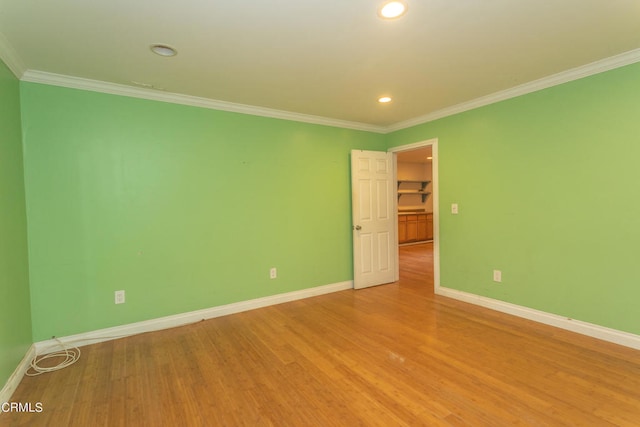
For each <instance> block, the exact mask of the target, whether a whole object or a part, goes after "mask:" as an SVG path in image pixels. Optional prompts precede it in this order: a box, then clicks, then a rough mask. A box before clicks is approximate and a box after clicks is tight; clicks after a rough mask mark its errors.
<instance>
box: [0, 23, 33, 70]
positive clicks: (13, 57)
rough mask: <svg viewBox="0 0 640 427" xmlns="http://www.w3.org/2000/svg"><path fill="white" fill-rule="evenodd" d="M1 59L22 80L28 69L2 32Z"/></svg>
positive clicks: (0, 38)
mask: <svg viewBox="0 0 640 427" xmlns="http://www.w3.org/2000/svg"><path fill="white" fill-rule="evenodd" d="M0 59H2V61H3V62H4V63H5V64H6V65H7V67H9V69H10V70H11V72H12V73H13V74H14V75H15V76H16V77H17V78H18V79H21V78H22V75H23V74H24V72H25V71H26V69H27V68H26V67H25V66H24V64H23V63H22V61H21V60H20V57H19V56H18V54H17V53H16V51H15V50H13V47H12V46H11V43H9V40H7V38H6V37H5V35H4V34H2V33H1V32H0Z"/></svg>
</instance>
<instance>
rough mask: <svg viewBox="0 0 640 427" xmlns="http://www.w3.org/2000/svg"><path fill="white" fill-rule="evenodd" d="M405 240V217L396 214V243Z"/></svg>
mask: <svg viewBox="0 0 640 427" xmlns="http://www.w3.org/2000/svg"><path fill="white" fill-rule="evenodd" d="M406 241H407V217H406V216H404V215H401V216H398V243H405V242H406Z"/></svg>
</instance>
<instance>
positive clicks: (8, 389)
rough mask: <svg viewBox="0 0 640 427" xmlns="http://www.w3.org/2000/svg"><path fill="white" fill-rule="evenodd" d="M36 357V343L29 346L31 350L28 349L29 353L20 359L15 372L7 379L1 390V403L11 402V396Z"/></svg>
mask: <svg viewBox="0 0 640 427" xmlns="http://www.w3.org/2000/svg"><path fill="white" fill-rule="evenodd" d="M34 357H36V347H35V345H32V346H31V347H29V350H27V354H25V355H24V357H23V358H22V360H21V361H20V364H18V367H17V368H16V370H15V371H13V374H11V376H10V377H9V379H8V380H7V383H6V384H5V385H4V387H2V391H0V403H2V402H9V401H10V400H11V396H13V393H14V392H15V391H16V389H17V388H18V385H20V381H22V378H23V377H24V374H25V373H26V372H27V370H28V369H29V366H30V365H31V361H32V360H33V358H34Z"/></svg>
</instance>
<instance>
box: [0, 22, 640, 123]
mask: <svg viewBox="0 0 640 427" xmlns="http://www.w3.org/2000/svg"><path fill="white" fill-rule="evenodd" d="M0 57H2V59H3V60H4V61H5V63H6V64H7V66H9V68H10V69H11V70H12V72H13V73H14V74H15V75H16V76H18V78H20V79H21V80H23V81H27V82H33V83H43V84H49V85H53V86H62V87H68V88H72V89H82V90H89V91H93V92H102V93H109V94H113V95H121V96H129V97H134V98H142V99H149V100H153V101H161V102H169V103H174V104H182V105H190V106H195V107H201V108H209V109H213V110H222V111H229V112H234V113H241V114H250V115H254V116H262V117H270V118H274V119H282V120H291V121H296V122H303V123H311V124H317V125H323V126H331V127H338V128H345V129H353V130H360V131H365V132H374V133H382V134H387V133H391V132H395V131H398V130H402V129H406V128H409V127H413V126H417V125H421V124H424V123H428V122H432V121H434V120H438V119H442V118H444V117H448V116H452V115H454V114H459V113H462V112H465V111H469V110H473V109H475V108H479V107H484V106H486V105H490V104H494V103H496V102H500V101H505V100H507V99H511V98H515V97H517V96H521V95H526V94H528V93H532V92H536V91H539V90H543V89H547V88H550V87H553V86H557V85H560V84H563V83H568V82H570V81H573V80H578V79H581V78H584V77H588V76H591V75H594V74H599V73H603V72H605V71H609V70H613V69H615V68H619V67H623V66H625V65H631V64H634V63H637V62H640V49H634V50H631V51H628V52H625V53H621V54H619V55H615V56H612V57H609V58H605V59H602V60H600V61H596V62H592V63H590V64H587V65H583V66H580V67H576V68H572V69H570V70H567V71H563V72H560V73H557V74H553V75H551V76H547V77H543V78H541V79H538V80H534V81H532V82H528V83H524V84H521V85H519V86H515V87H513V88H510V89H506V90H503V91H500V92H495V93H492V94H489V95H486V96H483V97H480V98H476V99H473V100H471V101H468V102H463V103H461V104H457V105H454V106H451V107H447V108H443V109H441V110H438V111H434V112H432V113H429V114H425V115H423V116H419V117H416V118H413V119H409V120H405V121H402V122H398V123H395V124H392V125H389V126H376V125H371V124H366V123H358V122H350V121H346V120H339V119H332V118H328V117H322V116H314V115H309V114H300V113H294V112H290V111H283V110H276V109H271V108H264V107H256V106H252V105H245V104H236V103H232V102H226V101H218V100H214V99H209V98H202V97H197V96H190V95H182V94H177V93H170V92H162V91H157V90H152V89H145V88H138V87H132V86H127V85H121V84H116V83H108V82H103V81H98V80H90V79H84V78H80V77H72V76H65V75H61V74H54V73H47V72H44V71H36V70H26V71H25V67H24V65H22V63H21V61H20V59H19V58H18V56H17V55H16V54H15V52H14V51H13V49H12V48H11V46H10V45H9V43H8V42H7V41H6V39H5V38H4V36H3V35H2V34H1V33H0Z"/></svg>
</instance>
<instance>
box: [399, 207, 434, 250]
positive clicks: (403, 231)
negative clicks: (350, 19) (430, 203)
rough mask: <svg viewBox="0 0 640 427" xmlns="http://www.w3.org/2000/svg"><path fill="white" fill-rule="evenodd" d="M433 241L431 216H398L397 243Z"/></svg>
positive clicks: (422, 214)
mask: <svg viewBox="0 0 640 427" xmlns="http://www.w3.org/2000/svg"><path fill="white" fill-rule="evenodd" d="M427 240H433V214H432V213H415V214H413V213H412V214H401V215H398V242H399V243H410V242H422V241H427Z"/></svg>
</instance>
